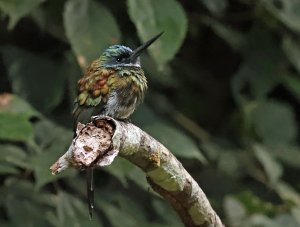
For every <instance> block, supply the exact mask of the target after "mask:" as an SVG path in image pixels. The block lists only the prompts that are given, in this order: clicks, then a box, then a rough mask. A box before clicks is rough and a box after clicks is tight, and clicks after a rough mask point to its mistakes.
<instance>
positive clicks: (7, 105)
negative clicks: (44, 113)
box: [0, 93, 39, 118]
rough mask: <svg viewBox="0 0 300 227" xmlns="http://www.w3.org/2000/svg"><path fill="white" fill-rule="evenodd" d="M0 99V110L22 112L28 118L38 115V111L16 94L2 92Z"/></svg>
mask: <svg viewBox="0 0 300 227" xmlns="http://www.w3.org/2000/svg"><path fill="white" fill-rule="evenodd" d="M0 101H1V103H0V112H7V113H14V114H23V115H24V116H27V117H28V118H30V117H33V116H39V113H38V112H37V111H36V110H35V109H33V107H32V106H30V105H29V104H28V103H27V102H26V101H25V100H23V99H22V98H20V97H18V96H17V95H13V94H7V93H4V94H2V95H0Z"/></svg>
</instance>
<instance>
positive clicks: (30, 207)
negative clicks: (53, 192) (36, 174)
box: [0, 178, 51, 226]
mask: <svg viewBox="0 0 300 227" xmlns="http://www.w3.org/2000/svg"><path fill="white" fill-rule="evenodd" d="M4 186H5V187H2V188H1V190H0V192H1V194H2V195H6V196H5V198H4V201H5V208H6V211H7V215H8V217H9V220H10V221H11V223H13V225H14V226H49V224H50V223H49V222H48V221H47V220H46V219H45V218H44V215H45V212H46V211H47V210H48V209H49V205H51V200H50V199H49V194H46V193H37V192H36V191H34V190H33V185H32V184H31V183H29V182H28V181H24V180H22V179H14V178H10V179H7V180H6V182H5V185H4Z"/></svg>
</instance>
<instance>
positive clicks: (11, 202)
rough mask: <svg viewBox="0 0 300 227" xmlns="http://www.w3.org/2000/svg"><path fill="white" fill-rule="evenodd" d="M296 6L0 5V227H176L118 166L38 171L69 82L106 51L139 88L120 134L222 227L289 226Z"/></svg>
mask: <svg viewBox="0 0 300 227" xmlns="http://www.w3.org/2000/svg"><path fill="white" fill-rule="evenodd" d="M299 21H300V2H299V1H298V0H253V1H246V0H197V1H196V0H155V1H154V0H153V1H150V0H149V1H147V0H127V1H117V0H112V1H108V0H107V1H100V0H44V1H43V0H22V1H20V0H10V1H7V0H0V92H1V95H0V181H1V186H0V194H1V197H0V211H1V212H0V223H1V226H57V227H58V226H59V227H62V226H113V227H119V226H122V227H132V226H157V227H160V226H161V227H162V226H182V224H181V222H180V220H179V219H178V217H177V216H176V214H175V213H174V211H172V208H171V207H170V206H169V205H168V204H166V203H165V202H164V201H163V200H162V199H161V198H159V197H158V196H157V195H155V194H154V193H152V191H151V190H150V191H149V189H148V186H147V183H146V180H145V178H144V175H143V173H142V172H141V171H140V170H139V169H138V168H137V167H135V166H133V165H131V164H130V163H128V162H127V161H125V160H122V159H117V160H116V161H115V162H114V163H113V165H111V166H109V167H107V168H104V169H101V170H99V171H97V173H96V188H97V190H96V215H95V218H94V219H93V220H92V221H89V219H88V211H87V205H86V196H85V179H84V178H85V176H84V173H81V172H80V171H77V170H74V169H73V170H68V171H66V172H65V173H63V174H60V175H58V176H52V175H51V174H50V170H49V167H50V165H51V164H52V163H53V162H54V161H55V160H56V159H57V158H58V157H59V156H60V155H62V154H63V153H64V152H65V151H66V149H67V148H68V146H69V144H70V141H71V139H72V132H71V114H70V113H71V110H72V107H73V100H74V97H75V95H76V81H77V80H78V78H79V77H80V75H81V74H82V72H83V71H84V70H85V67H86V66H87V65H88V64H89V63H90V61H91V60H93V59H95V58H97V57H99V56H100V54H101V52H102V51H103V50H104V49H105V48H106V47H108V46H109V45H111V44H115V43H122V44H125V45H127V46H130V47H132V48H134V47H136V46H138V45H139V44H140V43H141V42H143V41H145V40H147V39H148V38H150V37H152V36H153V35H155V34H157V33H159V32H161V31H165V34H164V35H163V36H162V37H161V39H160V40H158V42H156V43H155V45H153V46H152V47H151V48H150V49H149V52H148V54H144V55H143V56H142V64H143V67H144V69H145V71H146V75H147V78H148V80H149V91H148V94H147V97H146V100H145V103H144V104H143V105H142V106H140V107H139V109H138V110H137V111H136V113H135V114H134V116H133V117H132V122H133V123H135V124H136V125H138V126H140V127H141V128H143V129H144V130H145V131H147V132H149V133H150V134H151V135H152V136H153V137H155V138H157V139H158V140H160V141H161V142H162V143H164V144H165V145H166V146H167V147H168V148H170V149H171V150H172V152H173V153H174V154H175V155H176V156H177V157H178V158H179V159H180V161H182V163H183V165H184V166H185V168H186V169H187V170H188V171H189V172H190V173H191V175H192V176H193V177H194V178H195V179H196V180H197V181H198V182H199V184H200V186H201V187H202V188H203V190H204V191H205V193H206V194H207V196H208V197H209V199H210V201H211V203H212V205H213V207H214V208H215V209H216V211H217V212H218V213H219V215H220V216H221V217H222V219H223V220H224V222H225V223H226V224H227V226H272V227H274V226H275V227H276V226H283V225H285V226H291V227H293V226H299V225H300V218H299V217H300V181H299V174H300V149H299V121H300V119H299V117H298V116H299V113H300V103H299V101H300V42H299V41H300V23H299Z"/></svg>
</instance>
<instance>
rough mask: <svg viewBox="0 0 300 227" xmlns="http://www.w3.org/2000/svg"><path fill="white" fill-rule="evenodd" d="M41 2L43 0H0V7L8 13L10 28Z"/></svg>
mask: <svg viewBox="0 0 300 227" xmlns="http://www.w3.org/2000/svg"><path fill="white" fill-rule="evenodd" d="M42 2H44V0H0V9H1V10H2V11H3V12H4V13H5V14H8V15H9V24H8V28H9V29H12V28H13V27H14V26H15V25H16V23H17V22H18V21H19V20H20V19H21V18H22V17H24V16H26V15H27V14H29V13H30V12H31V11H32V10H33V9H35V8H36V7H37V6H38V5H39V4H40V3H42Z"/></svg>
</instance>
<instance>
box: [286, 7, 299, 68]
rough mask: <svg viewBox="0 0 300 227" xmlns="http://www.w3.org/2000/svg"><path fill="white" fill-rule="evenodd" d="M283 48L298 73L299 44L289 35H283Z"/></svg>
mask: <svg viewBox="0 0 300 227" xmlns="http://www.w3.org/2000/svg"><path fill="white" fill-rule="evenodd" d="M299 13H300V12H299ZM283 50H284V52H285V54H286V56H287V57H288V59H289V60H290V62H291V63H292V64H293V65H294V67H295V68H296V69H297V71H298V73H300V45H299V44H298V42H296V41H294V40H293V39H291V38H290V37H289V36H285V37H284V39H283Z"/></svg>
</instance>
